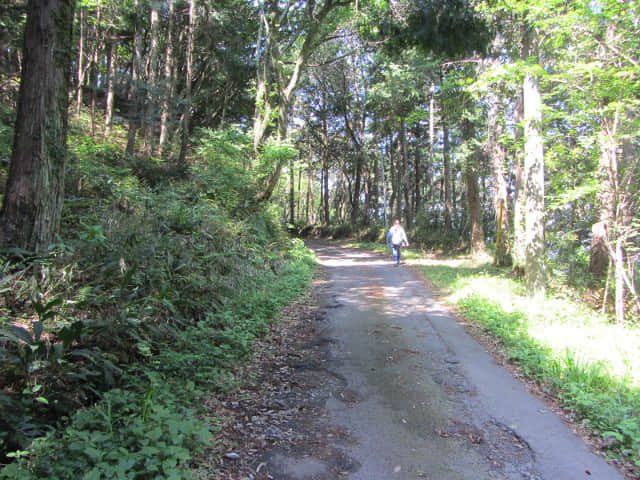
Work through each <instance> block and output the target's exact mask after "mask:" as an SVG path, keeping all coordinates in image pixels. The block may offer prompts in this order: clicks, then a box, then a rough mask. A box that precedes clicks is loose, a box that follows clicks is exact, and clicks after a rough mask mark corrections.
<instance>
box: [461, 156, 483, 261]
mask: <svg viewBox="0 0 640 480" xmlns="http://www.w3.org/2000/svg"><path fill="white" fill-rule="evenodd" d="M465 177H466V180H467V204H468V206H469V221H470V224H471V256H472V257H479V256H482V255H484V254H485V253H486V246H485V243H484V227H483V225H482V208H481V207H480V195H479V192H478V174H477V172H476V165H475V162H474V161H473V160H471V159H469V160H467V164H466V167H465Z"/></svg>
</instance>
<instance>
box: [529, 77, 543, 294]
mask: <svg viewBox="0 0 640 480" xmlns="http://www.w3.org/2000/svg"><path fill="white" fill-rule="evenodd" d="M524 119H525V158H524V166H525V172H526V174H525V175H526V178H527V183H526V186H525V191H526V196H527V200H526V208H527V210H526V221H525V223H526V230H527V246H526V263H525V265H526V271H525V279H526V282H527V289H528V291H529V294H530V295H532V296H534V297H538V296H541V295H544V292H545V284H546V278H545V277H546V273H545V246H544V155H543V153H544V152H543V143H542V134H541V124H542V98H541V95H540V87H539V86H538V82H537V79H536V78H534V77H533V75H531V74H527V75H526V77H525V80H524Z"/></svg>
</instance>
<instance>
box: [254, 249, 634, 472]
mask: <svg viewBox="0 0 640 480" xmlns="http://www.w3.org/2000/svg"><path fill="white" fill-rule="evenodd" d="M310 246H311V247H312V248H313V249H314V250H315V251H316V253H317V255H318V257H319V259H320V263H321V265H322V266H323V268H324V272H325V281H324V283H323V285H322V286H321V287H320V288H321V300H322V302H323V304H324V306H323V312H324V315H323V316H322V318H321V319H319V320H318V324H317V325H316V326H315V328H316V329H317V335H316V337H315V339H314V340H313V341H312V343H313V345H314V346H315V348H316V350H317V348H318V347H319V346H322V347H323V348H322V351H323V352H324V353H323V358H322V359H321V360H318V358H317V357H316V358H315V360H309V359H305V358H299V359H298V360H296V361H293V362H292V361H291V360H289V361H288V366H287V367H282V368H288V369H289V370H287V371H290V372H291V375H292V376H293V378H294V379H293V380H290V381H291V382H292V384H291V385H292V386H291V387H290V391H289V394H291V395H293V394H294V391H295V390H296V387H297V386H298V387H300V388H299V390H300V392H301V393H304V394H305V395H306V398H307V401H306V402H307V403H306V404H305V405H298V407H297V412H298V414H297V416H296V418H297V420H295V421H294V420H293V419H292V418H290V419H289V421H288V422H285V423H287V424H288V425H289V427H288V428H290V429H291V431H289V433H288V436H289V437H292V435H293V437H295V438H297V440H294V441H291V442H289V443H288V446H287V447H285V446H284V445H285V443H286V442H282V443H280V442H278V441H274V442H273V445H272V447H271V448H268V449H266V452H265V453H264V454H263V455H262V456H261V458H260V459H259V460H256V461H255V462H254V465H253V471H254V472H256V474H255V475H251V477H252V478H273V479H277V480H325V479H339V478H348V479H351V480H378V479H379V480H392V479H399V480H405V479H430V480H454V479H456V480H457V479H460V480H483V479H510V480H521V479H522V480H524V479H527V480H534V479H535V480H538V479H541V480H579V479H597V480H614V479H622V478H623V477H622V476H621V475H620V474H619V473H618V472H617V471H616V470H615V469H614V468H613V467H611V466H610V465H608V464H607V463H606V462H605V461H604V460H603V459H602V458H601V457H599V456H597V455H595V454H593V453H591V452H590V451H589V449H588V447H587V446H586V445H585V444H584V443H583V441H582V440H580V439H579V438H578V437H577V436H576V435H575V434H574V433H573V432H572V431H571V430H570V429H569V428H568V427H567V426H566V425H565V424H564V422H563V420H562V419H561V418H560V417H559V416H557V415H556V414H554V413H553V412H552V411H550V410H549V409H548V408H547V407H546V406H545V404H544V403H542V402H541V401H540V400H538V399H537V398H536V397H534V396H533V395H531V394H530V393H528V392H527V390H526V389H525V387H524V386H523V385H522V384H520V383H519V382H518V381H516V380H515V379H514V378H513V377H512V375H511V374H510V373H508V372H507V371H506V370H505V369H503V368H502V367H499V366H497V365H496V364H495V363H494V362H493V360H492V358H491V357H490V355H489V354H488V353H487V352H486V351H485V350H484V348H483V347H482V346H480V345H479V344H478V343H477V342H476V341H474V340H473V339H472V338H471V337H470V336H469V335H468V334H467V333H466V332H465V330H464V329H463V327H462V326H461V325H459V324H458V323H457V322H456V320H455V319H454V317H453V316H452V315H451V314H450V313H449V312H448V311H447V309H446V308H444V306H443V305H441V304H440V303H439V302H438V301H437V300H436V299H435V298H434V297H433V296H432V294H431V292H430V291H429V289H428V288H427V287H426V286H425V282H424V279H423V278H422V277H421V275H420V274H419V273H418V272H416V271H414V270H413V269H412V268H411V267H410V266H408V265H400V266H397V267H396V266H394V265H392V263H391V261H390V258H386V257H383V256H381V255H377V254H373V253H370V252H366V251H363V250H358V249H353V248H345V247H339V246H336V245H327V244H311V245H310ZM305 378H306V380H304V379H305ZM279 402H280V404H281V405H282V406H281V408H282V409H283V411H284V410H286V411H290V410H294V409H293V408H290V407H292V405H287V406H286V407H287V408H286V409H285V403H286V399H285V397H281V400H280V401H279ZM298 403H299V402H298ZM269 408H271V410H269V412H273V407H269ZM253 418H254V420H255V418H262V419H263V420H264V419H265V418H266V417H265V416H262V417H253ZM260 421H261V420H255V422H256V423H257V424H259V423H260ZM265 421H266V420H265ZM271 428H272V429H273V428H274V427H271ZM293 437H292V438H293ZM311 437H313V438H311ZM258 463H259V465H258ZM242 478H248V477H242Z"/></svg>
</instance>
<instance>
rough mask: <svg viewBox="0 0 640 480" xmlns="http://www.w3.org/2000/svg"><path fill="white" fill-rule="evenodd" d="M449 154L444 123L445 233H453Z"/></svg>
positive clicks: (445, 124) (447, 133) (446, 128)
mask: <svg viewBox="0 0 640 480" xmlns="http://www.w3.org/2000/svg"><path fill="white" fill-rule="evenodd" d="M450 153H451V152H449V127H448V125H447V122H446V121H444V120H443V121H442V158H443V162H444V166H443V173H442V184H443V189H444V231H445V233H451V232H452V231H453V224H452V217H453V202H452V199H451V197H452V195H451V158H450Z"/></svg>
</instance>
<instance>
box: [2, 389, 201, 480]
mask: <svg viewBox="0 0 640 480" xmlns="http://www.w3.org/2000/svg"><path fill="white" fill-rule="evenodd" d="M149 387H151V386H149ZM177 397H178V398H181V397H182V396H181V395H178V396H177ZM209 435H210V431H209V426H208V425H207V423H205V422H201V421H200V420H198V419H197V418H196V416H195V413H194V412H193V411H191V410H189V409H185V408H183V407H180V406H179V404H178V402H177V401H176V400H175V397H174V394H173V392H171V391H170V390H169V389H168V388H166V387H165V388H163V387H161V386H160V385H158V384H156V385H154V389H153V390H149V391H148V393H147V394H144V395H140V394H138V393H136V392H133V391H131V390H122V389H114V390H111V391H110V392H108V393H106V394H105V395H104V397H103V398H102V400H101V401H100V402H99V403H98V404H96V405H95V406H94V407H93V408H91V409H89V410H84V411H79V412H77V413H75V414H74V415H73V418H72V419H71V422H70V426H69V427H68V428H66V429H65V430H64V431H61V432H52V433H50V434H49V435H48V436H46V437H43V438H41V439H39V440H38V441H36V442H34V444H33V445H32V447H31V448H30V451H29V453H28V454H24V455H22V458H21V459H20V460H19V462H17V463H14V464H11V465H9V466H7V467H5V468H4V470H3V471H2V472H1V473H0V478H5V479H13V478H21V479H37V478H60V479H63V478H81V479H83V480H93V479H108V478H139V479H155V478H172V479H176V480H177V479H188V478H191V472H190V470H189V468H188V461H189V460H190V459H191V458H192V457H193V455H194V454H196V453H198V452H199V451H202V449H203V447H204V446H205V444H206V441H207V439H208V437H209ZM78 472H80V474H79V473H78Z"/></svg>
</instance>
